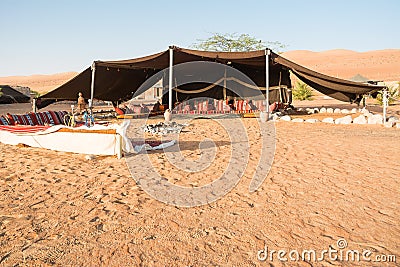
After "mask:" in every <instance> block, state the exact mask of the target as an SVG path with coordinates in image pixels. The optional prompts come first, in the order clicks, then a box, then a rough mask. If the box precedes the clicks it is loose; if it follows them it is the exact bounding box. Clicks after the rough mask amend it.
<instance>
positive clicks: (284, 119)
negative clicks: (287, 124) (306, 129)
mask: <svg viewBox="0 0 400 267" xmlns="http://www.w3.org/2000/svg"><path fill="white" fill-rule="evenodd" d="M291 120H292V118H290V116H289V115H285V116H282V117H281V121H291Z"/></svg>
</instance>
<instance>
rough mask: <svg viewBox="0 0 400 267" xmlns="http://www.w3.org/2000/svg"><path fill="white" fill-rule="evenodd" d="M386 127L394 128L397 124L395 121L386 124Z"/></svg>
mask: <svg viewBox="0 0 400 267" xmlns="http://www.w3.org/2000/svg"><path fill="white" fill-rule="evenodd" d="M384 125H385V127H386V128H392V127H393V126H394V125H395V123H394V122H393V121H387V122H385V124H384Z"/></svg>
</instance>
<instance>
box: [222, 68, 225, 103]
mask: <svg viewBox="0 0 400 267" xmlns="http://www.w3.org/2000/svg"><path fill="white" fill-rule="evenodd" d="M222 90H223V91H222V93H223V95H224V100H226V66H225V73H224V88H223V89H222Z"/></svg>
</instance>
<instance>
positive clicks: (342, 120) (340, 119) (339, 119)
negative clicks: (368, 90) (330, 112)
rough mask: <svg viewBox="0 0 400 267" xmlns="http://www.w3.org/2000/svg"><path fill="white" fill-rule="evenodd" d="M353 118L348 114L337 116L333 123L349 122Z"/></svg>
mask: <svg viewBox="0 0 400 267" xmlns="http://www.w3.org/2000/svg"><path fill="white" fill-rule="evenodd" d="M352 121H353V118H352V117H351V116H350V115H347V116H345V117H342V118H338V119H336V120H335V124H351V122H352Z"/></svg>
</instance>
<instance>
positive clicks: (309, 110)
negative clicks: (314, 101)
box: [306, 108, 314, 114]
mask: <svg viewBox="0 0 400 267" xmlns="http://www.w3.org/2000/svg"><path fill="white" fill-rule="evenodd" d="M306 111H307V113H308V114H313V113H314V109H313V108H306Z"/></svg>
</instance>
